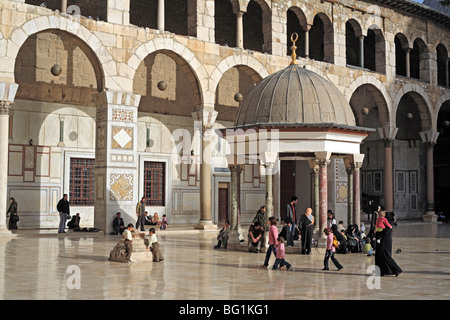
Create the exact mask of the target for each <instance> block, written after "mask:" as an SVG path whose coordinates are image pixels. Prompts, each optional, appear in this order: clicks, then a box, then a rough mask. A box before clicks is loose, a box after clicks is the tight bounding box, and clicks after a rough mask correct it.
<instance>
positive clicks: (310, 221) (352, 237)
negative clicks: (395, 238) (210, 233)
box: [214, 196, 402, 276]
mask: <svg viewBox="0 0 450 320" xmlns="http://www.w3.org/2000/svg"><path fill="white" fill-rule="evenodd" d="M297 203H298V198H297V197H295V196H294V197H292V198H291V201H290V202H289V203H288V204H287V205H286V208H285V210H286V211H285V221H284V222H285V227H284V228H283V229H282V231H281V232H280V233H279V232H278V227H277V219H276V218H275V217H269V219H268V221H267V222H268V247H267V249H266V255H265V259H264V263H263V264H262V265H261V267H264V268H267V267H268V266H269V260H270V257H271V255H272V254H273V255H274V256H275V262H274V264H273V266H272V269H280V270H288V269H289V268H290V267H291V264H290V263H289V262H287V261H286V250H285V247H287V246H293V245H294V239H296V230H295V229H296V222H297V216H296V210H295V209H296V208H295V205H296V204H297ZM265 211H266V208H265V206H261V207H260V209H259V210H258V212H257V213H256V216H255V217H254V219H253V221H252V222H251V225H250V227H249V231H248V251H249V252H260V250H261V247H262V245H263V243H264V231H265V229H266V228H265V227H266V226H265V218H264V217H265ZM374 215H375V213H374ZM376 215H377V217H376V220H375V219H374V220H372V223H371V229H370V232H369V234H368V235H367V236H366V235H365V226H364V224H361V229H360V228H359V227H358V225H357V224H349V225H348V226H347V228H344V225H343V221H339V223H338V224H337V223H336V219H335V217H334V213H333V212H332V211H331V210H328V218H327V227H325V228H324V230H322V232H323V233H324V235H325V237H326V250H325V257H324V261H323V264H324V267H323V269H322V270H329V263H328V262H329V259H331V261H332V262H333V264H334V265H335V267H336V268H337V270H338V271H339V270H341V269H343V266H342V265H341V264H340V263H339V261H338V260H337V258H336V256H335V254H336V253H348V252H363V249H364V245H369V246H370V247H371V250H370V251H369V250H368V253H369V254H368V255H375V265H377V266H378V267H379V270H380V275H381V276H384V275H395V276H398V275H399V274H400V273H401V272H402V269H401V268H400V267H399V266H398V265H397V263H396V262H395V261H394V259H392V256H391V252H392V224H391V223H390V222H389V220H388V219H387V218H386V211H385V210H384V209H383V208H381V207H378V210H377V211H376ZM389 219H390V221H393V222H394V223H396V220H395V218H394V216H393V215H392V216H391V217H389ZM229 231H230V223H229V221H228V220H227V221H225V225H224V227H223V228H222V229H221V230H220V232H219V234H218V236H217V245H216V246H214V248H215V249H219V248H221V247H222V248H225V249H226V248H227V241H228V235H229ZM297 232H299V233H300V238H301V242H302V243H301V248H302V250H301V252H302V254H310V253H311V245H312V236H313V232H314V216H313V215H312V209H311V208H308V209H306V212H305V213H304V214H302V215H300V218H298V231H297ZM297 239H298V238H297ZM373 252H375V253H373Z"/></svg>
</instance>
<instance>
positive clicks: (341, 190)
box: [336, 182, 348, 203]
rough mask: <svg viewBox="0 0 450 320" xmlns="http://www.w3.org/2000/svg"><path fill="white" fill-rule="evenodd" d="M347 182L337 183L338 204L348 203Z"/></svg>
mask: <svg viewBox="0 0 450 320" xmlns="http://www.w3.org/2000/svg"><path fill="white" fill-rule="evenodd" d="M347 198H348V186H347V182H336V203H347Z"/></svg>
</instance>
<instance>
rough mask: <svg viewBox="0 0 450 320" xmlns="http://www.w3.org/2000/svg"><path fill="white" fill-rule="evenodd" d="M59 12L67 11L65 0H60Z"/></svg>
mask: <svg viewBox="0 0 450 320" xmlns="http://www.w3.org/2000/svg"><path fill="white" fill-rule="evenodd" d="M61 12H62V13H67V0H61Z"/></svg>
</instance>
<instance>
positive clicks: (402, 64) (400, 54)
mask: <svg viewBox="0 0 450 320" xmlns="http://www.w3.org/2000/svg"><path fill="white" fill-rule="evenodd" d="M394 42H395V74H396V75H397V76H403V77H406V74H407V72H406V67H407V64H406V51H405V50H409V49H408V48H409V45H408V40H407V39H406V37H405V35H403V34H401V33H399V34H397V35H395V40H394ZM408 71H409V70H408Z"/></svg>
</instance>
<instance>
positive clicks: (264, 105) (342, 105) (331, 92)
mask: <svg viewBox="0 0 450 320" xmlns="http://www.w3.org/2000/svg"><path fill="white" fill-rule="evenodd" d="M283 124H284V125H289V126H292V125H298V126H309V125H311V126H317V125H320V126H323V125H325V124H326V125H338V126H350V127H354V126H355V116H354V115H353V112H352V109H351V107H350V105H349V103H348V102H347V100H346V99H345V97H344V95H343V94H342V93H341V92H340V91H339V89H338V88H337V87H336V86H335V85H334V84H333V83H332V82H331V81H329V80H327V79H325V78H324V77H322V76H319V75H318V74H317V73H315V72H313V71H310V70H307V69H305V68H303V67H300V66H299V65H297V64H291V65H290V66H289V67H287V68H285V69H283V70H281V71H278V72H276V73H274V74H272V75H270V76H268V77H266V78H265V79H263V80H262V81H260V82H259V83H258V84H257V85H256V86H255V88H253V89H252V90H251V91H249V92H248V93H247V94H246V96H245V98H244V100H243V101H242V103H241V106H240V108H239V112H238V115H237V117H236V121H235V126H236V127H240V126H252V125H264V126H265V125H269V126H278V125H283Z"/></svg>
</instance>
